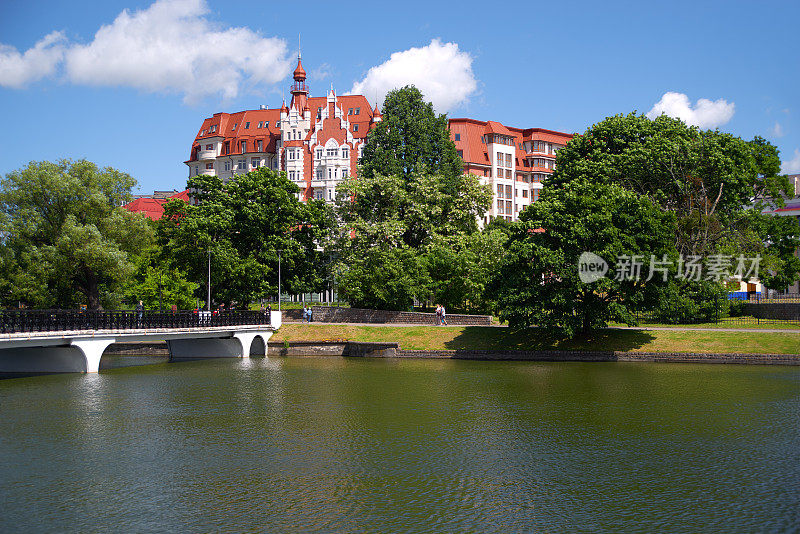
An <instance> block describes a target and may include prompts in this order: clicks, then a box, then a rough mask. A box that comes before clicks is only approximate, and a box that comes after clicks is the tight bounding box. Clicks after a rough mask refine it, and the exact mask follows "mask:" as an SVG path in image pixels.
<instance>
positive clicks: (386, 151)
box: [359, 85, 464, 180]
mask: <svg viewBox="0 0 800 534" xmlns="http://www.w3.org/2000/svg"><path fill="white" fill-rule="evenodd" d="M463 168H464V164H463V162H462V161H461V158H460V157H458V153H457V151H456V147H455V145H454V144H453V142H452V141H451V140H450V130H449V128H448V126H447V116H446V115H438V116H437V115H436V113H435V112H434V110H433V104H431V103H430V102H425V101H424V99H423V98H422V93H421V92H420V91H419V89H417V88H416V87H414V86H413V85H407V86H406V87H403V88H402V89H395V90H394V91H390V92H389V94H387V95H386V98H385V100H384V103H383V119H382V120H381V122H379V123H378V124H377V125H376V126H375V128H373V129H372V130H371V131H370V132H369V135H368V136H367V143H366V145H364V150H363V151H362V156H361V160H360V168H359V175H360V176H362V177H366V178H373V177H375V176H378V175H381V176H396V177H399V178H402V179H404V180H410V179H411V177H412V176H415V175H423V174H440V175H442V176H444V177H445V178H455V177H457V176H460V175H461V174H462V170H463Z"/></svg>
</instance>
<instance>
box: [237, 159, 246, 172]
mask: <svg viewBox="0 0 800 534" xmlns="http://www.w3.org/2000/svg"><path fill="white" fill-rule="evenodd" d="M246 166H247V160H246V159H240V160H239V162H238V164H237V167H236V168H237V169H239V170H241V169H244V168H245V167H246Z"/></svg>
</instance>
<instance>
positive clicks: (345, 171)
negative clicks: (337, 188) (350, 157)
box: [342, 169, 350, 178]
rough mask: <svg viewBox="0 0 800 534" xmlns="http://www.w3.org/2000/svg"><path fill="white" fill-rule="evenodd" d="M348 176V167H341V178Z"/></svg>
mask: <svg viewBox="0 0 800 534" xmlns="http://www.w3.org/2000/svg"><path fill="white" fill-rule="evenodd" d="M348 176H350V169H342V178H347V177H348Z"/></svg>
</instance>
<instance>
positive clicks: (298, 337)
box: [270, 323, 800, 354]
mask: <svg viewBox="0 0 800 534" xmlns="http://www.w3.org/2000/svg"><path fill="white" fill-rule="evenodd" d="M340 340H347V341H382V342H398V343H400V347H401V348H404V349H418V350H425V349H428V350H442V349H477V350H489V349H494V350H542V349H563V350H570V349H571V350H630V351H643V352H717V353H725V352H738V353H769V354H797V353H798V352H800V335H798V334H796V333H786V334H784V333H771V332H758V331H757V330H756V331H753V332H706V331H686V330H683V331H677V330H676V331H664V330H615V329H607V330H602V331H599V332H597V333H596V334H594V335H592V336H590V337H583V338H581V337H579V338H576V339H558V338H553V337H550V336H548V335H546V334H545V333H544V332H542V331H540V330H538V329H535V328H529V329H523V330H512V329H510V328H493V327H486V326H444V327H436V326H410V327H390V326H360V325H315V324H297V323H295V324H284V325H283V326H282V327H281V329H280V330H279V331H278V332H276V333H275V335H274V336H273V337H272V339H270V343H276V342H277V343H282V342H283V341H340Z"/></svg>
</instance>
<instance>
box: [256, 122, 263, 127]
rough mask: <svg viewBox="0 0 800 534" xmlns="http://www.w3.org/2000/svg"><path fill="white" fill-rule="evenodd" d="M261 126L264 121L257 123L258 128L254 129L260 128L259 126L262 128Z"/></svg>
mask: <svg viewBox="0 0 800 534" xmlns="http://www.w3.org/2000/svg"><path fill="white" fill-rule="evenodd" d="M263 124H264V121H258V126H256V128H261V126H262V125H263Z"/></svg>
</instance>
